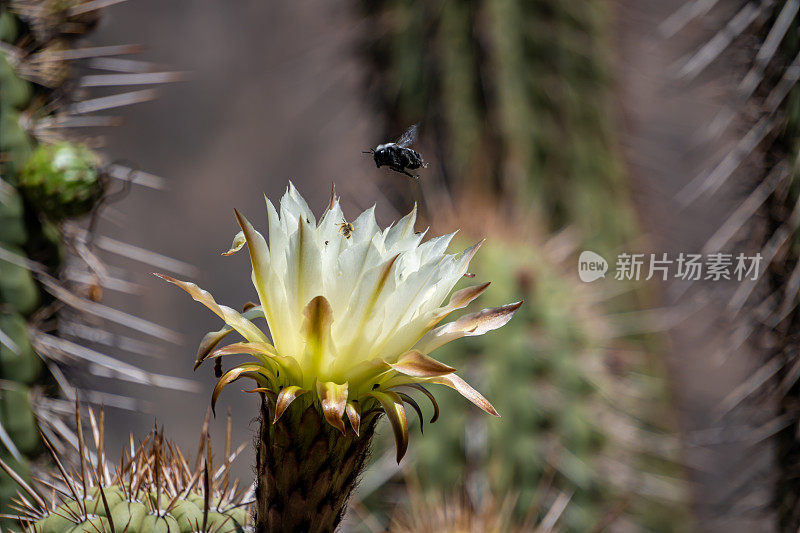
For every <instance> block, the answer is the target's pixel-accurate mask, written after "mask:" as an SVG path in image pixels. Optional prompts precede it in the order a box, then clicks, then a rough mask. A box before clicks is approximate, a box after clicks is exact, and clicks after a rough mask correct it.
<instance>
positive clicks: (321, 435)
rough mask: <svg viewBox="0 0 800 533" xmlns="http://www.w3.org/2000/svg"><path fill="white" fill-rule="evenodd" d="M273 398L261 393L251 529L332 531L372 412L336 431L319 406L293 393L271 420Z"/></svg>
mask: <svg viewBox="0 0 800 533" xmlns="http://www.w3.org/2000/svg"><path fill="white" fill-rule="evenodd" d="M274 405H275V404H274V402H271V401H270V399H269V398H267V397H265V396H263V395H262V401H261V423H260V429H259V435H258V440H257V442H256V475H257V476H258V484H257V487H256V516H255V523H256V531H257V532H258V533H280V532H284V531H303V532H306V533H322V532H330V531H334V530H335V529H336V527H337V526H338V524H339V522H340V521H341V520H342V516H343V515H344V511H345V508H346V505H347V500H348V498H349V497H350V492H351V491H352V490H353V487H354V486H355V483H356V480H357V479H358V476H359V474H360V473H361V471H362V470H363V468H364V465H365V462H366V458H367V455H368V453H369V444H370V441H371V440H372V435H373V433H374V430H375V424H376V422H377V420H378V416H376V415H369V416H367V417H366V420H364V421H362V424H361V435H360V436H356V435H355V434H354V433H353V431H352V429H351V428H349V427H348V430H347V435H342V434H341V433H340V432H339V431H338V430H337V429H335V428H333V427H331V426H330V425H329V424H328V423H326V422H325V420H324V419H323V417H322V414H321V412H320V408H319V406H318V405H316V404H315V403H314V402H312V401H310V400H309V399H307V398H305V397H301V398H298V399H297V400H295V402H294V403H293V404H292V405H290V406H289V408H288V409H287V410H286V412H285V413H284V414H283V416H282V417H281V418H280V419H279V420H278V421H277V423H275V424H273V423H272V418H273V416H274Z"/></svg>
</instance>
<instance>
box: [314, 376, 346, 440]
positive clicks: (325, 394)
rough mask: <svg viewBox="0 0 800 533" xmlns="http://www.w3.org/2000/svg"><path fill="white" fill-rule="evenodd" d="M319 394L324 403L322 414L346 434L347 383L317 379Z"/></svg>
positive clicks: (321, 401)
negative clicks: (344, 416)
mask: <svg viewBox="0 0 800 533" xmlns="http://www.w3.org/2000/svg"><path fill="white" fill-rule="evenodd" d="M317 394H318V395H319V400H320V403H321V405H322V414H323V415H324V416H325V420H327V421H328V424H330V425H332V426H333V427H335V428H336V429H338V430H339V431H341V432H342V435H344V434H345V427H344V420H343V419H342V416H343V415H344V411H345V408H346V406H347V383H343V384H341V385H340V384H338V383H334V382H332V381H326V382H321V381H317Z"/></svg>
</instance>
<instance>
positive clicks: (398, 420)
mask: <svg viewBox="0 0 800 533" xmlns="http://www.w3.org/2000/svg"><path fill="white" fill-rule="evenodd" d="M369 395H370V396H372V397H373V398H375V399H376V400H378V402H379V403H380V404H381V407H383V410H384V411H385V412H386V417H387V418H388V419H389V423H390V424H391V425H392V431H393V432H394V442H395V445H396V446H397V463H398V464H399V463H400V460H401V459H402V458H403V456H404V455H405V454H406V450H407V449H408V419H407V418H406V409H405V407H403V400H402V399H401V398H400V396H398V395H397V393H396V392H392V391H384V392H381V391H372V392H370V393H369Z"/></svg>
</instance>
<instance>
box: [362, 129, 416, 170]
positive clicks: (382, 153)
mask: <svg viewBox="0 0 800 533" xmlns="http://www.w3.org/2000/svg"><path fill="white" fill-rule="evenodd" d="M416 138H417V125H416V124H415V125H413V126H411V127H410V128H409V129H408V130H407V131H406V132H405V133H404V134H403V136H402V137H400V139H399V140H398V141H397V142H394V143H385V144H379V145H378V146H377V147H376V148H375V149H374V150H370V151H369V152H366V153H371V154H372V158H373V159H374V160H375V166H376V167H378V168H380V167H389V168H390V169H391V170H394V171H395V172H400V173H401V174H405V175H407V176H410V177H412V178H419V176H417V175H415V174H412V173H410V172H409V170H416V169H418V168H425V167H427V166H428V164H427V163H426V162H425V161H424V160H423V159H422V156H421V155H420V154H419V152H417V151H416V150H413V149H411V148H409V145H410V144H411V143H413V142H414V141H415V140H416Z"/></svg>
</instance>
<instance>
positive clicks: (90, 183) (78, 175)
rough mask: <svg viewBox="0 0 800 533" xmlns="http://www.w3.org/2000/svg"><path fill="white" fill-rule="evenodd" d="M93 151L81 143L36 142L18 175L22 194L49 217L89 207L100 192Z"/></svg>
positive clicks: (75, 213)
mask: <svg viewBox="0 0 800 533" xmlns="http://www.w3.org/2000/svg"><path fill="white" fill-rule="evenodd" d="M98 165H99V159H98V157H97V155H96V154H95V153H94V152H92V151H91V150H89V149H88V148H87V147H85V146H84V145H81V144H76V143H71V142H59V143H55V144H48V145H42V146H39V147H38V148H37V149H36V150H35V152H34V153H33V155H32V156H31V158H30V160H29V161H28V162H27V163H26V165H25V167H24V168H23V170H22V173H21V174H20V177H19V186H20V189H21V190H22V192H23V194H24V195H25V196H26V197H27V198H28V199H29V200H30V202H31V203H32V204H34V205H35V206H36V207H37V208H39V209H41V210H42V212H43V213H44V214H45V215H46V216H47V217H49V218H50V219H52V220H61V219H63V218H66V217H77V216H80V215H84V214H86V213H88V212H89V211H91V210H92V208H93V207H94V206H95V204H96V203H97V200H99V199H100V197H101V196H102V195H103V189H104V187H103V182H102V180H101V179H100V174H99V172H98V168H97V167H98Z"/></svg>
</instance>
